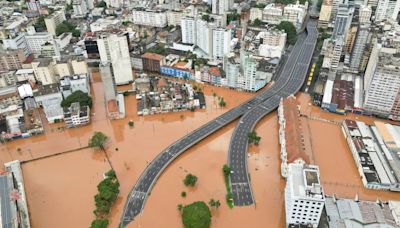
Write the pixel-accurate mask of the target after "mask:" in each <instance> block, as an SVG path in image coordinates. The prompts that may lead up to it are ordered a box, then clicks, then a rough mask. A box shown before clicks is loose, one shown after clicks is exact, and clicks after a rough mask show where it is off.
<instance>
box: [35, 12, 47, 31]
mask: <svg viewBox="0 0 400 228" xmlns="http://www.w3.org/2000/svg"><path fill="white" fill-rule="evenodd" d="M44 19H45V16H43V15H41V16H39V17H38V19H37V20H36V23H35V24H34V25H33V26H34V27H35V29H36V30H37V31H38V32H41V31H45V30H46V23H45V22H44Z"/></svg>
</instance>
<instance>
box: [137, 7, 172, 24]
mask: <svg viewBox="0 0 400 228" xmlns="http://www.w3.org/2000/svg"><path fill="white" fill-rule="evenodd" d="M132 21H133V23H134V24H136V25H144V26H150V27H157V28H163V27H165V26H167V24H168V21H167V13H166V12H165V11H163V10H145V9H143V8H136V9H133V10H132Z"/></svg>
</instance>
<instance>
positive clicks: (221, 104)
mask: <svg viewBox="0 0 400 228" xmlns="http://www.w3.org/2000/svg"><path fill="white" fill-rule="evenodd" d="M218 105H219V107H221V108H224V107H225V106H226V102H225V100H224V98H223V97H220V98H219V102H218Z"/></svg>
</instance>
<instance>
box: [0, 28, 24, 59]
mask: <svg viewBox="0 0 400 228" xmlns="http://www.w3.org/2000/svg"><path fill="white" fill-rule="evenodd" d="M25 35H26V34H25V33H22V32H21V33H20V34H19V35H18V36H16V37H11V38H9V39H3V47H4V49H13V50H16V49H22V50H24V54H25V56H28V55H29V54H31V53H30V50H29V48H28V45H27V43H26V39H25Z"/></svg>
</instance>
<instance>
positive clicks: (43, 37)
mask: <svg viewBox="0 0 400 228" xmlns="http://www.w3.org/2000/svg"><path fill="white" fill-rule="evenodd" d="M25 40H26V44H27V47H28V49H29V51H30V52H31V53H33V54H37V55H38V54H40V51H41V50H42V45H43V44H45V43H53V42H54V40H53V36H52V35H51V34H50V33H48V32H38V33H35V34H32V35H26V36H25Z"/></svg>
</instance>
